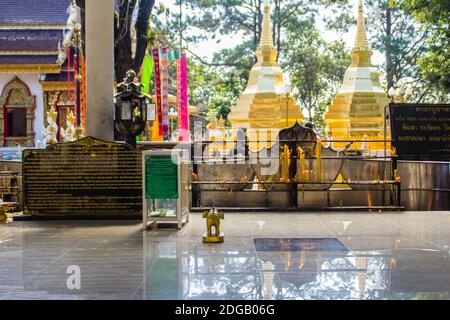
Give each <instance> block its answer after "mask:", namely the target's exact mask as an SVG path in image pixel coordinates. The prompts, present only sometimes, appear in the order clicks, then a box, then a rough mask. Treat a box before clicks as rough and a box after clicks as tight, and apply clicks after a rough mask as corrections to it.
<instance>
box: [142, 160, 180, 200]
mask: <svg viewBox="0 0 450 320" xmlns="http://www.w3.org/2000/svg"><path fill="white" fill-rule="evenodd" d="M145 197H146V198H147V199H178V167H177V165H176V164H175V163H173V161H172V157H171V156H147V157H146V158H145Z"/></svg>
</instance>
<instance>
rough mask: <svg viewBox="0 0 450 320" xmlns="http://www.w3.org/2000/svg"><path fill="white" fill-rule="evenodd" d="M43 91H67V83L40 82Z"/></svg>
mask: <svg viewBox="0 0 450 320" xmlns="http://www.w3.org/2000/svg"><path fill="white" fill-rule="evenodd" d="M40 83H41V86H42V90H43V91H61V90H67V82H64V81H40Z"/></svg>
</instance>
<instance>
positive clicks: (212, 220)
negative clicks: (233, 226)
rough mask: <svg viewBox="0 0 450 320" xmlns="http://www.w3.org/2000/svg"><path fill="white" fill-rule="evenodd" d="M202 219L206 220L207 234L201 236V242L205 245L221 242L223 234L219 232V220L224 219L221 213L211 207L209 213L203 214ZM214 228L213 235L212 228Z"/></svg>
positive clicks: (223, 237)
mask: <svg viewBox="0 0 450 320" xmlns="http://www.w3.org/2000/svg"><path fill="white" fill-rule="evenodd" d="M202 218H203V219H206V230H207V232H206V233H205V234H204V235H203V242H205V243H220V242H223V241H224V239H225V236H224V234H223V232H220V220H223V219H224V218H225V215H224V213H223V211H218V210H217V209H216V208H215V207H213V208H212V209H211V210H209V211H205V212H203V215H202ZM213 227H214V233H213V232H212V228H213Z"/></svg>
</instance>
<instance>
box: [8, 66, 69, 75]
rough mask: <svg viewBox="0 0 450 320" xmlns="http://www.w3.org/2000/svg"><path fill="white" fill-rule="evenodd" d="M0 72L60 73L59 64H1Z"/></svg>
mask: <svg viewBox="0 0 450 320" xmlns="http://www.w3.org/2000/svg"><path fill="white" fill-rule="evenodd" d="M0 73H61V66H60V65H59V64H1V65H0Z"/></svg>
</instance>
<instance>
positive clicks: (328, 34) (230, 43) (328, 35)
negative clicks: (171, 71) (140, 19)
mask: <svg viewBox="0 0 450 320" xmlns="http://www.w3.org/2000/svg"><path fill="white" fill-rule="evenodd" d="M161 2H163V3H164V6H166V7H168V8H169V9H170V10H171V11H176V12H178V11H179V6H177V5H175V0H159V1H157V4H156V5H158V3H161ZM353 2H354V5H353V12H354V14H355V17H356V16H357V12H358V6H357V2H358V1H357V0H353ZM183 10H187V8H186V7H183ZM189 13H194V14H195V11H194V12H193V11H192V10H190V11H189ZM317 20H318V21H321V19H317ZM318 27H319V29H320V30H322V32H323V33H324V39H325V40H327V41H330V42H331V41H334V40H338V39H343V40H344V41H345V43H346V46H347V48H348V49H351V48H352V47H353V43H354V41H355V33H356V25H355V26H352V27H351V28H350V29H349V31H348V33H346V34H344V35H342V34H339V33H337V32H335V31H331V30H326V28H325V27H324V24H322V23H320V22H319V23H318ZM242 36H243V35H242V33H237V34H235V35H232V36H231V35H230V36H223V37H222V39H221V41H220V42H217V40H215V39H211V40H209V41H204V42H201V43H198V44H188V47H189V50H191V51H192V52H194V53H195V54H196V55H198V56H200V57H202V58H205V59H206V60H207V61H211V59H212V57H213V55H214V53H215V52H218V51H220V50H222V49H225V48H230V47H231V48H232V47H235V46H236V45H237V44H239V43H241V42H242ZM205 48H208V50H204V49H205ZM372 62H373V64H374V65H381V64H382V63H383V62H384V56H383V55H382V54H381V53H380V52H378V51H376V50H374V54H373V57H372Z"/></svg>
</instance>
